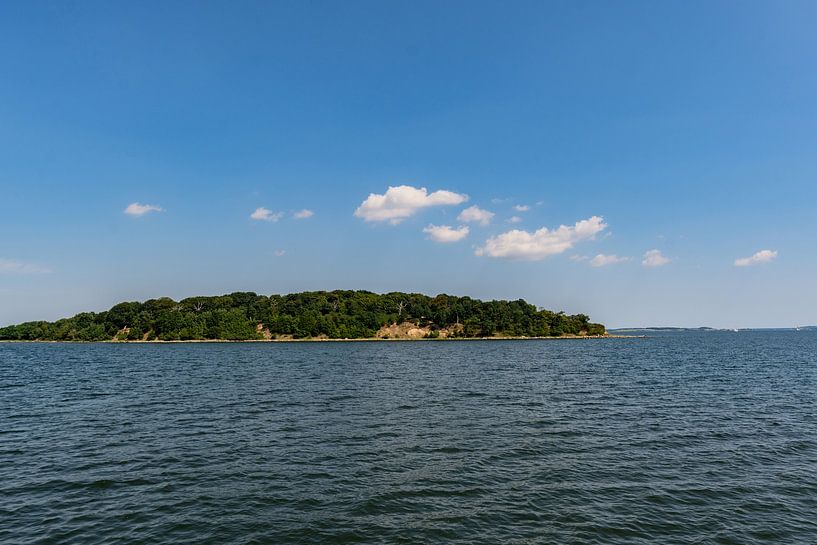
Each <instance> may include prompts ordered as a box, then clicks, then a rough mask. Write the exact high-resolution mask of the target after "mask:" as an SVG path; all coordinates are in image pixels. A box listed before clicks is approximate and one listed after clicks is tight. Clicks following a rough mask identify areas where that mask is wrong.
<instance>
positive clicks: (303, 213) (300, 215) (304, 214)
mask: <svg viewBox="0 0 817 545" xmlns="http://www.w3.org/2000/svg"><path fill="white" fill-rule="evenodd" d="M314 215H315V212H313V211H312V210H307V209H306V208H304V209H303V210H298V211H297V212H295V213H294V214H292V217H294V218H295V219H296V220H305V219H307V218H311V217H312V216H314Z"/></svg>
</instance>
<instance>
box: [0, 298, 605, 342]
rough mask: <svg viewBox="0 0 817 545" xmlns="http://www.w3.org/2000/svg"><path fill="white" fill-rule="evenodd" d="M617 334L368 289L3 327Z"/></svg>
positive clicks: (71, 331) (145, 335)
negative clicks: (374, 291) (380, 292)
mask: <svg viewBox="0 0 817 545" xmlns="http://www.w3.org/2000/svg"><path fill="white" fill-rule="evenodd" d="M605 336H609V335H608V334H607V331H606V329H605V327H604V325H602V324H597V323H592V322H590V319H589V317H588V316H587V315H585V314H573V315H568V314H565V313H564V312H554V311H550V310H545V309H539V308H537V307H535V306H534V305H531V304H530V303H527V302H525V301H524V300H522V299H518V300H516V301H480V300H478V299H472V298H470V297H458V296H452V295H445V294H441V295H437V296H435V297H430V296H428V295H423V294H418V293H402V292H391V293H385V294H377V293H373V292H369V291H351V290H337V291H310V292H302V293H293V294H288V295H269V296H267V295H258V294H255V293H252V292H236V293H231V294H229V295H220V296H203V297H188V298H186V299H182V300H181V301H174V300H173V299H170V298H168V297H162V298H159V299H150V300H148V301H145V302H125V303H119V304H117V305H114V306H113V307H112V308H111V309H110V310H107V311H104V312H96V313H95V312H83V313H80V314H77V315H76V316H73V317H71V318H63V319H61V320H57V321H55V322H46V321H34V322H25V323H21V324H17V325H11V326H7V327H2V328H0V340H3V341H80V342H99V341H108V342H174V341H175V342H182V341H186V342H219V341H304V340H313V341H343V340H412V339H416V340H419V339H451V340H454V339H541V338H597V337H605Z"/></svg>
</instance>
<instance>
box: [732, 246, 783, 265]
mask: <svg viewBox="0 0 817 545" xmlns="http://www.w3.org/2000/svg"><path fill="white" fill-rule="evenodd" d="M776 258H777V251H776V250H760V251H759V252H755V253H754V254H752V255H751V256H749V257H741V258H740V259H736V260H735V267H749V266H750V265H760V264H761V263H768V262H770V261H774V260H775V259H776Z"/></svg>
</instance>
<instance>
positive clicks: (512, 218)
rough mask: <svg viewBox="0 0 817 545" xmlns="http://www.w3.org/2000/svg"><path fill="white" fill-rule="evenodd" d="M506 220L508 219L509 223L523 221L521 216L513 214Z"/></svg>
mask: <svg viewBox="0 0 817 545" xmlns="http://www.w3.org/2000/svg"><path fill="white" fill-rule="evenodd" d="M505 221H507V222H508V223H521V222H522V218H520V217H519V216H511V217H510V218H508V219H507V220H505Z"/></svg>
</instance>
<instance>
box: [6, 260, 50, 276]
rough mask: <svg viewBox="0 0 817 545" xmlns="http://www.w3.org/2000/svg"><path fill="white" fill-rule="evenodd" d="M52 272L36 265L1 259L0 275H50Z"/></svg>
mask: <svg viewBox="0 0 817 545" xmlns="http://www.w3.org/2000/svg"><path fill="white" fill-rule="evenodd" d="M50 272H51V270H50V269H47V268H46V267H41V266H40V265H35V264H34V263H24V262H22V261H16V260H14V259H3V258H0V274H3V273H6V274H48V273H50Z"/></svg>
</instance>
